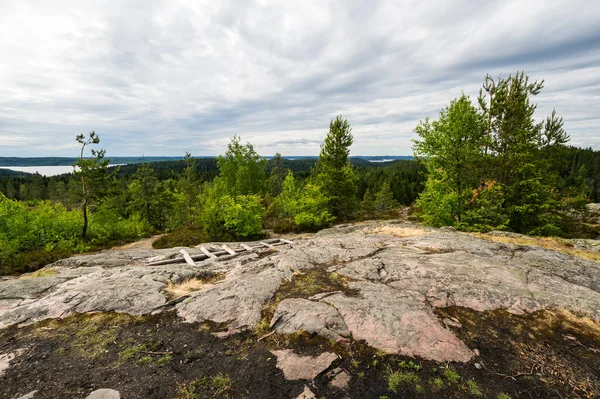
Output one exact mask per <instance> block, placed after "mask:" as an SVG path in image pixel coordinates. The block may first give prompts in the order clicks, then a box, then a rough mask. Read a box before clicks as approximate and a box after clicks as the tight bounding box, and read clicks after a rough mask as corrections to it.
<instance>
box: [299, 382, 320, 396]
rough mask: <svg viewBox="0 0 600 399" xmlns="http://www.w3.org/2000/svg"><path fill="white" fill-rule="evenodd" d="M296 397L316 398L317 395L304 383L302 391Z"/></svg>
mask: <svg viewBox="0 0 600 399" xmlns="http://www.w3.org/2000/svg"><path fill="white" fill-rule="evenodd" d="M296 399H317V397H316V396H315V394H314V393H313V391H311V390H310V388H309V387H307V386H306V385H305V386H304V391H302V392H301V393H300V395H298V396H297V397H296Z"/></svg>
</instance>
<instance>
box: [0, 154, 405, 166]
mask: <svg viewBox="0 0 600 399" xmlns="http://www.w3.org/2000/svg"><path fill="white" fill-rule="evenodd" d="M106 158H107V159H110V163H111V164H122V165H127V164H139V163H154V162H165V161H181V160H183V157H106ZM195 158H216V157H195ZM266 158H267V159H271V158H273V157H270V156H269V157H266ZM284 158H286V159H289V160H306V161H310V160H314V161H316V160H317V158H318V157H317V156H293V155H290V156H285V157H284ZM350 159H351V160H352V162H353V163H354V164H357V165H360V164H364V162H362V161H367V162H372V163H386V162H388V163H391V162H393V161H398V160H408V159H413V157H412V156H406V155H399V156H398V155H377V156H362V155H361V156H352V157H350ZM75 162H77V158H69V157H0V167H10V166H71V165H73V164H74V163H75Z"/></svg>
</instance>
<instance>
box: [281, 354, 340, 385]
mask: <svg viewBox="0 0 600 399" xmlns="http://www.w3.org/2000/svg"><path fill="white" fill-rule="evenodd" d="M271 353H272V354H274V355H275V356H277V367H278V368H279V369H280V370H281V371H283V374H284V375H285V378H286V380H314V379H315V378H317V376H318V375H319V374H321V373H322V372H323V371H325V370H327V369H328V368H329V366H331V363H333V362H334V361H335V360H336V359H337V358H338V357H337V355H336V354H335V353H330V352H325V353H321V354H320V355H319V356H300V355H296V354H295V353H294V352H293V351H292V350H291V349H283V350H276V351H271Z"/></svg>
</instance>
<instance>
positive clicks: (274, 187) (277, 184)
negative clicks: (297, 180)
mask: <svg viewBox="0 0 600 399" xmlns="http://www.w3.org/2000/svg"><path fill="white" fill-rule="evenodd" d="M285 178H286V173H285V168H284V167H283V158H282V157H281V154H280V153H276V154H275V156H274V157H273V159H272V160H271V173H270V174H269V189H270V191H271V194H272V195H273V196H275V197H276V196H278V195H279V193H281V188H282V185H283V180H284V179H285Z"/></svg>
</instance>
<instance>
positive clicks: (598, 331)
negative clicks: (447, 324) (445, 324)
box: [438, 307, 600, 398]
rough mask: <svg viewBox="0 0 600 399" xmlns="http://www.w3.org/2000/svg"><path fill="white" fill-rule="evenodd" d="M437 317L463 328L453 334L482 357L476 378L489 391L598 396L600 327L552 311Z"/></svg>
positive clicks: (461, 311)
mask: <svg viewBox="0 0 600 399" xmlns="http://www.w3.org/2000/svg"><path fill="white" fill-rule="evenodd" d="M438 314H439V315H440V316H441V317H454V318H456V319H458V320H459V321H460V323H462V325H463V327H462V328H461V329H458V330H455V333H456V334H457V335H458V336H459V338H461V339H462V340H463V341H464V342H465V343H467V345H469V347H471V348H477V349H478V351H479V352H480V354H481V356H480V357H478V358H476V359H475V362H476V363H478V364H480V365H481V366H482V368H481V370H478V373H477V374H480V376H484V377H485V378H487V379H488V380H489V384H487V385H488V386H489V385H491V387H494V386H496V387H498V388H497V389H499V388H500V387H501V388H502V389H503V390H505V391H506V392H509V393H511V397H563V398H564V397H569V398H573V397H582V398H597V397H600V368H598V365H599V364H600V323H597V322H595V321H593V320H591V319H589V318H585V317H579V316H576V315H573V314H572V313H569V312H566V311H552V310H542V311H538V312H535V313H533V314H529V315H523V316H519V315H512V314H510V313H508V312H506V311H504V310H496V311H490V312H483V313H479V312H475V311H473V310H470V309H465V308H458V307H453V308H446V309H440V310H438ZM472 375H474V374H472ZM482 386H483V385H482ZM484 388H487V387H485V386H484ZM484 392H486V389H484Z"/></svg>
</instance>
